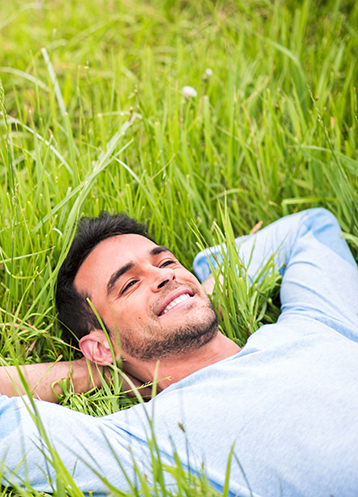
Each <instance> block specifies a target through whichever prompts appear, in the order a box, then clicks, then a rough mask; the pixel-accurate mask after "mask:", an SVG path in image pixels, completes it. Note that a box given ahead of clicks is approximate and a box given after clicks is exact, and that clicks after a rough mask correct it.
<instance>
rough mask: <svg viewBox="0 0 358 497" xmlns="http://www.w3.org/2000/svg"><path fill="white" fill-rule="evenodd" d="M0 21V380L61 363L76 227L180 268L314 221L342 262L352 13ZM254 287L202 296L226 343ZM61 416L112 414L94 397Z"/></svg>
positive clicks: (101, 7) (264, 290)
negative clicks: (329, 229) (125, 241)
mask: <svg viewBox="0 0 358 497" xmlns="http://www.w3.org/2000/svg"><path fill="white" fill-rule="evenodd" d="M0 14H1V15H0V47H1V51H0V77H1V80H2V85H3V88H4V92H1V93H0V100H1V109H0V110H1V116H0V124H1V133H0V177H1V188H0V201H1V206H2V216H1V221H0V223H1V227H0V251H1V253H0V278H1V282H0V284H1V292H0V327H1V334H0V358H1V360H2V361H3V362H4V361H6V362H7V363H11V364H12V363H26V362H39V361H52V360H56V359H57V358H58V357H59V356H60V355H62V356H63V357H64V358H65V359H69V358H71V357H74V355H75V354H76V350H75V348H73V347H72V348H71V347H68V346H67V345H66V344H65V343H64V342H63V340H62V338H61V333H60V331H59V327H58V325H57V322H56V310H55V307H54V297H53V295H54V293H53V291H54V286H55V282H56V275H57V271H58V268H59V266H60V264H61V261H62V260H63V258H64V256H65V254H66V251H67V249H68V246H69V243H70V241H71V238H72V236H73V227H74V225H75V223H76V220H77V219H78V218H79V217H80V216H81V215H83V214H85V215H88V216H94V215H97V214H98V213H99V212H100V211H101V210H103V209H105V210H109V211H110V212H117V211H125V212H127V213H128V214H129V215H131V216H134V217H136V218H138V219H139V220H140V221H144V222H146V223H148V225H149V228H150V231H151V232H152V234H153V236H154V237H155V238H156V240H157V241H158V242H159V243H162V244H165V245H167V246H168V247H169V248H170V249H172V250H173V251H174V252H175V253H176V254H177V255H178V257H179V258H180V259H181V261H182V262H183V263H184V264H185V265H187V267H190V266H191V262H192V259H193V257H194V255H195V253H196V252H197V251H198V250H199V247H202V246H207V245H212V244H213V243H222V242H223V241H224V239H225V238H228V240H229V241H230V240H232V238H233V237H234V236H238V235H242V234H247V233H249V232H250V230H251V229H252V228H253V227H254V226H255V225H256V223H257V222H258V221H262V222H263V225H267V224H268V223H270V222H272V221H274V220H276V219H277V218H279V217H280V216H282V215H286V214H289V213H292V212H296V211H298V210H301V209H304V208H308V207H316V206H324V207H327V208H328V209H330V210H331V211H332V212H333V213H334V214H335V215H336V216H337V218H338V220H339V222H340V223H341V226H342V229H343V230H344V232H345V233H346V237H347V239H348V241H349V243H351V246H352V249H353V251H354V254H355V255H357V254H358V252H357V249H358V227H357V222H356V219H357V210H358V197H357V184H358V182H357V174H358V161H357V139H358V134H357V129H358V122H357V92H356V84H357V81H358V68H357V57H358V52H357V46H358V31H357V26H358V8H357V6H356V2H354V1H349V0H341V1H340V0H327V1H323V0H322V1H319V2H313V0H303V1H300V2H298V1H297V0H286V1H285V0H273V1H269V0H250V1H239V0H236V1H221V2H220V1H217V2H213V1H210V0H204V1H199V0H191V1H190V2H187V1H179V0H178V1H176V0H165V1H160V0H148V1H139V0H122V1H119V0H118V1H117V0H96V1H94V0H87V1H86V2H81V1H79V0H66V1H59V0H51V2H50V1H48V0H43V1H38V2H32V3H29V2H26V1H25V0H14V1H12V2H3V3H2V5H1V7H0ZM208 68H209V69H211V70H212V75H210V73H209V74H208V73H207V72H206V69H208ZM185 85H190V86H192V87H194V88H195V89H196V91H197V96H196V97H185V96H183V94H182V88H183V87H184V86H185ZM223 212H224V213H225V215H222V213H223ZM272 274H273V273H272V272H270V271H268V272H267V275H268V279H264V280H263V282H262V283H260V284H258V286H256V287H255V288H252V289H249V288H248V286H247V282H246V280H245V271H244V268H243V274H242V278H241V279H240V278H238V279H236V278H230V279H228V280H227V282H226V283H225V285H226V287H225V288H223V291H222V292H221V293H220V294H218V295H216V296H214V300H215V301H216V302H217V303H218V302H220V303H221V306H222V307H223V309H224V310H225V313H224V315H223V320H222V323H221V326H222V329H223V330H224V331H225V332H226V333H227V334H228V336H230V337H232V338H235V339H237V340H238V341H239V342H240V343H244V341H245V340H246V338H247V335H248V334H249V333H251V332H253V331H254V330H255V329H257V327H258V326H259V325H260V324H261V323H263V322H270V321H271V320H274V319H275V318H276V317H277V313H278V310H277V309H276V307H275V304H274V303H273V302H272V296H273V295H274V293H275V292H276V293H277V280H276V279H275V278H273V279H272ZM270 278H271V280H270ZM245 285H246V286H245ZM260 285H261V286H260ZM250 292H251V293H250ZM255 292H256V293H255ZM62 400H63V403H64V404H65V405H69V406H71V407H74V408H77V409H80V410H85V411H86V412H89V413H93V414H99V413H104V412H108V409H112V407H110V408H109V407H108V396H107V397H106V394H98V392H97V393H94V394H91V395H88V396H87V397H86V396H83V397H80V398H77V397H74V396H73V394H72V393H71V392H70V391H67V392H65V394H64V397H63V399H62ZM127 403H128V402H127V401H126V400H125V399H124V398H123V399H122V400H120V402H119V403H118V407H117V408H120V407H122V406H123V407H124V406H126V405H127ZM110 405H111V406H112V405H113V403H110Z"/></svg>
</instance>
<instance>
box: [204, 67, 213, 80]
mask: <svg viewBox="0 0 358 497" xmlns="http://www.w3.org/2000/svg"><path fill="white" fill-rule="evenodd" d="M205 75H206V76H207V77H208V78H210V76H212V75H213V71H212V70H211V69H205Z"/></svg>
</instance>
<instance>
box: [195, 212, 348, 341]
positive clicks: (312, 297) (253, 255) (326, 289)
mask: <svg viewBox="0 0 358 497" xmlns="http://www.w3.org/2000/svg"><path fill="white" fill-rule="evenodd" d="M236 245H237V250H238V253H239V256H240V258H241V260H242V261H243V263H244V265H247V264H248V263H249V261H250V263H249V265H248V268H247V270H248V275H249V276H250V277H251V278H253V277H254V276H255V275H256V274H257V273H258V271H259V270H260V268H262V267H263V266H264V265H265V264H266V262H267V260H268V259H269V258H270V257H272V256H274V259H275V266H276V268H277V269H278V270H279V272H280V274H281V275H282V276H283V279H282V285H281V293H280V297H281V304H282V306H281V309H282V314H281V316H280V319H287V318H292V319H295V318H296V316H297V314H298V313H299V315H300V316H307V317H310V318H313V319H317V320H319V321H321V322H324V323H325V324H327V325H328V326H330V327H332V328H334V329H335V330H336V331H339V332H340V333H342V334H344V335H346V336H347V337H348V338H350V339H352V340H355V341H358V319H357V313H358V270H357V265H356V263H355V261H354V259H353V256H352V254H351V252H350V250H349V248H348V246H347V244H346V242H345V240H343V239H342V237H341V230H340V227H339V225H338V223H337V220H336V219H335V217H334V216H333V215H332V214H331V213H329V212H328V211H327V210H325V209H310V210H307V211H303V212H300V213H297V214H293V215H291V216H287V217H285V218H282V219H280V220H279V221H276V222H275V223H273V224H271V225H270V226H268V227H266V228H264V229H263V230H261V231H260V232H258V233H257V234H254V235H251V236H246V237H241V238H238V239H237V240H236ZM208 259H210V261H211V264H212V266H213V267H214V269H215V268H216V267H217V266H218V263H217V260H218V261H219V263H220V261H221V260H222V256H221V247H220V246H217V247H213V248H211V249H207V250H205V251H203V252H201V253H200V254H198V255H197V257H196V258H195V260H194V264H193V266H194V270H195V272H196V274H197V275H198V277H199V279H200V280H201V281H204V280H206V279H207V278H208V277H209V276H210V264H209V261H208ZM206 285H210V279H209V281H207V282H206Z"/></svg>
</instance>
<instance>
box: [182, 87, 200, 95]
mask: <svg viewBox="0 0 358 497" xmlns="http://www.w3.org/2000/svg"><path fill="white" fill-rule="evenodd" d="M182 93H183V95H184V96H185V97H196V96H197V92H196V90H195V88H192V87H191V86H184V88H183V89H182Z"/></svg>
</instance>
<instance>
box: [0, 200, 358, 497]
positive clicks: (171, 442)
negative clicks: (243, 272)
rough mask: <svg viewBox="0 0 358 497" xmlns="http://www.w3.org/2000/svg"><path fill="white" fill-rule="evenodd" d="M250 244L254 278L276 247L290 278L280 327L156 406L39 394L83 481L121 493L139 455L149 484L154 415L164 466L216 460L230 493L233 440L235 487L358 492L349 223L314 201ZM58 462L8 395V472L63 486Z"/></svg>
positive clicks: (357, 376) (3, 437) (1, 456)
mask: <svg viewBox="0 0 358 497" xmlns="http://www.w3.org/2000/svg"><path fill="white" fill-rule="evenodd" d="M237 246H238V250H239V255H240V257H241V258H242V259H243V260H244V261H245V260H246V261H249V260H250V255H251V252H252V249H253V247H254V250H253V256H252V259H251V262H250V266H249V268H248V271H249V274H251V275H254V274H255V273H256V272H257V270H258V268H259V267H260V266H261V265H262V264H263V263H264V262H265V260H267V258H268V257H270V256H271V255H273V254H276V255H275V258H276V266H277V267H281V269H280V271H281V273H282V275H283V280H282V286H281V303H282V313H281V315H280V318H279V320H278V322H277V323H276V324H273V325H265V326H262V327H261V328H260V329H259V330H258V331H257V332H256V333H254V334H253V335H252V336H251V337H250V338H249V339H248V342H247V344H246V345H245V347H244V348H243V349H242V350H241V352H239V353H238V354H236V355H234V356H232V357H229V358H227V359H225V360H223V361H220V362H218V363H216V364H212V365H211V366H208V367H206V368H203V369H201V370H199V371H197V372H195V373H193V374H192V375H190V376H188V377H186V378H184V379H183V380H181V381H179V382H177V383H175V384H173V385H172V386H170V387H169V388H167V389H165V390H164V391H163V392H162V393H160V394H159V395H158V396H157V397H156V398H155V399H153V400H152V401H150V402H148V403H147V404H145V405H137V406H135V407H132V408H130V409H128V410H126V411H121V412H118V413H115V414H112V415H110V416H105V417H103V418H93V417H91V416H88V415H85V414H82V413H79V412H74V411H71V410H69V409H67V408H64V407H61V406H57V405H54V404H50V403H47V402H40V401H39V402H36V408H37V410H38V412H39V414H40V417H41V419H42V422H43V424H44V427H45V430H46V433H47V435H48V437H49V439H50V441H51V443H52V445H53V447H55V448H56V451H57V453H58V454H59V457H60V458H61V460H62V462H63V463H64V464H65V466H66V468H67V470H68V471H69V473H70V474H72V475H73V476H74V481H75V483H76V484H77V485H78V486H79V487H80V488H81V490H83V491H85V492H88V491H90V490H91V491H93V492H98V493H104V492H106V491H108V487H107V485H106V483H105V482H104V481H103V480H102V479H101V478H99V477H98V476H97V475H98V474H100V475H104V476H105V478H106V479H107V480H108V482H110V484H112V485H115V486H116V487H118V488H120V489H122V490H129V488H130V485H129V483H128V480H127V479H126V477H125V476H124V474H123V472H125V473H126V474H127V476H128V479H129V480H130V481H131V482H134V484H135V475H134V469H133V458H134V460H135V461H136V463H137V465H138V467H139V470H140V472H142V474H143V473H144V474H146V475H147V477H148V481H149V482H150V481H151V462H150V452H149V450H148V444H147V440H148V439H150V438H151V428H150V425H149V422H148V419H149V418H153V430H154V433H155V438H156V441H157V444H158V446H159V448H160V454H161V457H162V460H163V462H165V463H169V464H173V450H174V448H175V450H176V452H177V453H178V455H179V457H180V459H181V461H182V462H183V465H184V467H186V468H190V471H192V472H193V473H195V474H198V473H200V471H201V468H202V464H204V471H205V473H206V475H207V477H208V478H209V480H210V482H211V483H212V485H213V486H214V487H215V488H217V489H218V490H222V488H223V485H224V480H225V474H226V465H227V460H228V456H229V453H230V449H231V448H232V446H233V445H234V456H233V459H232V466H231V473H230V494H231V495H232V496H235V495H237V496H240V497H245V496H249V495H250V492H252V493H253V495H254V496H261V497H268V496H274V497H277V496H281V495H282V496H284V497H285V496H290V497H296V496H297V497H298V496H305V497H307V496H309V495H314V496H315V497H329V496H330V495H333V496H335V497H356V496H357V495H358V343H357V342H358V318H357V311H358V274H357V266H356V264H355V261H354V259H353V257H352V255H351V253H350V251H349V249H348V247H347V244H346V243H345V241H344V240H342V238H341V237H340V228H339V225H338V223H337V221H336V220H335V218H334V217H333V216H332V215H331V214H330V213H328V212H327V211H325V210H324V209H312V210H308V211H305V212H301V213H298V214H295V215H293V216H289V217H286V218H283V219H281V220H279V221H277V222H276V223H274V224H272V225H270V226H269V227H267V228H265V229H263V230H262V231H260V232H259V233H257V234H255V235H251V236H248V237H244V238H241V239H238V240H237ZM219 251H220V248H218V247H216V248H215V247H214V248H213V249H210V250H208V251H204V252H202V253H200V254H198V256H197V257H196V258H195V261H194V270H195V271H196V273H197V275H198V277H199V279H200V280H203V279H205V278H206V277H207V276H208V275H209V274H210V265H209V263H208V259H207V258H208V255H209V256H210V254H212V253H216V254H217V256H219V257H220V254H219ZM212 260H213V265H214V266H216V262H215V258H212ZM181 426H182V427H184V429H185V432H184V431H183V430H182V427H181ZM25 454H26V455H25ZM44 454H46V455H47V456H49V460H47V461H46V460H45V458H44ZM24 455H25V456H24ZM51 457H52V456H51V454H49V452H48V449H47V448H46V444H45V443H44V442H43V439H42V438H41V437H40V436H39V432H38V429H37V428H36V425H35V424H34V422H33V420H32V418H31V416H30V414H29V409H27V408H26V407H25V405H24V402H23V400H22V399H20V398H12V399H8V398H7V397H5V396H3V397H0V461H3V465H4V469H3V471H4V476H3V480H4V481H6V479H9V480H12V481H14V476H13V475H12V474H11V470H15V469H16V474H17V475H18V476H20V477H21V478H24V479H28V480H29V481H30V483H31V485H32V487H33V488H35V489H36V490H45V491H51V486H50V484H49V483H48V480H49V481H51V480H53V478H54V470H53V468H52V465H51V462H50V461H51ZM5 466H6V467H7V468H8V469H7V470H6V469H5ZM0 468H1V465H0ZM0 473H1V469H0ZM172 483H173V482H172V481H171V479H170V477H168V480H167V484H168V485H171V484H172ZM53 484H55V482H53Z"/></svg>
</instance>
